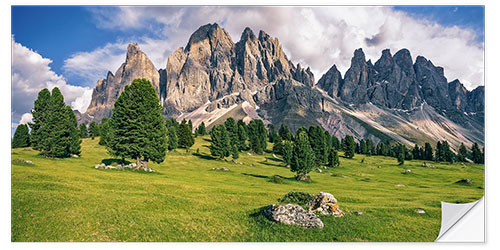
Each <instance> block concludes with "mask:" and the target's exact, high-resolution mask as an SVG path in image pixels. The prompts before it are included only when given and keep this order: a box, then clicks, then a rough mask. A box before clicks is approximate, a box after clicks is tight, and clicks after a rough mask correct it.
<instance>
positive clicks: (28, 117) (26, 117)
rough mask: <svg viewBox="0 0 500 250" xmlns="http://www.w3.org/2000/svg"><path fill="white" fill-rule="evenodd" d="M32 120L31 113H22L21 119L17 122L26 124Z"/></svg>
mask: <svg viewBox="0 0 500 250" xmlns="http://www.w3.org/2000/svg"><path fill="white" fill-rule="evenodd" d="M32 121H33V115H32V114H31V113H24V114H23V115H22V116H21V120H20V121H19V124H28V123H30V122H32Z"/></svg>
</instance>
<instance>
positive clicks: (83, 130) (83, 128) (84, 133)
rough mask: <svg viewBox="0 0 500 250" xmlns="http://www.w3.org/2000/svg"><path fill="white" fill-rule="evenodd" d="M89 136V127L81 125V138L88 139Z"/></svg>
mask: <svg viewBox="0 0 500 250" xmlns="http://www.w3.org/2000/svg"><path fill="white" fill-rule="evenodd" d="M88 136H89V134H88V132H87V125H85V123H82V124H80V138H87V137H88Z"/></svg>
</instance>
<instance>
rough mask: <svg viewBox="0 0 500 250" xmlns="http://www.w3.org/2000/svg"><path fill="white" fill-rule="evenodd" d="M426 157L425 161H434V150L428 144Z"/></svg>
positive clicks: (425, 151) (425, 150) (426, 145)
mask: <svg viewBox="0 0 500 250" xmlns="http://www.w3.org/2000/svg"><path fill="white" fill-rule="evenodd" d="M424 148H425V149H424V155H423V158H424V159H423V160H427V161H432V159H434V154H433V151H434V150H433V149H432V146H431V144H430V143H428V142H426V143H425V145H424Z"/></svg>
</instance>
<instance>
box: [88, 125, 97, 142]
mask: <svg viewBox="0 0 500 250" xmlns="http://www.w3.org/2000/svg"><path fill="white" fill-rule="evenodd" d="M89 135H90V137H91V138H92V140H94V138H95V137H96V136H99V128H98V127H97V124H96V123H95V121H92V122H91V123H90V125H89Z"/></svg>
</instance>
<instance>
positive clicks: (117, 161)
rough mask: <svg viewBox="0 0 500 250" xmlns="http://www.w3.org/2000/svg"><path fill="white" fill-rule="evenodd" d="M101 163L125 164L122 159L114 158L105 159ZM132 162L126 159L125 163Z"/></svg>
mask: <svg viewBox="0 0 500 250" xmlns="http://www.w3.org/2000/svg"><path fill="white" fill-rule="evenodd" d="M101 163H104V164H106V165H113V164H123V162H122V159H113V158H109V159H103V160H102V161H101ZM130 163H131V162H130V161H127V160H125V164H130Z"/></svg>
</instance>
